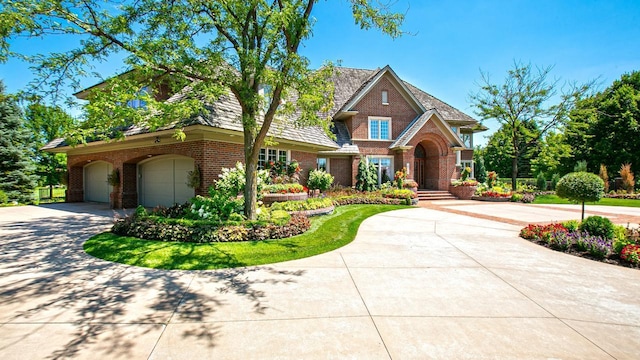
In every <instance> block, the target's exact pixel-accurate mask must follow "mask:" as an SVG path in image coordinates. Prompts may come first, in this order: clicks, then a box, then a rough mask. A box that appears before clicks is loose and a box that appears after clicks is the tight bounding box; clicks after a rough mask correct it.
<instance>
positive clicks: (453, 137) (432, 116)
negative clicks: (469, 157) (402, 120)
mask: <svg viewBox="0 0 640 360" xmlns="http://www.w3.org/2000/svg"><path fill="white" fill-rule="evenodd" d="M429 121H431V122H433V124H434V125H435V126H436V127H437V128H438V129H439V130H440V132H441V133H442V135H443V136H444V138H445V139H446V140H447V141H448V142H449V144H450V145H451V146H452V147H454V148H464V145H463V142H462V140H461V139H460V137H459V136H458V135H457V134H456V133H454V132H453V130H451V127H450V126H449V125H447V123H446V122H445V120H444V119H443V118H442V115H440V113H439V112H438V110H436V109H431V110H429V111H427V112H425V113H423V114H422V115H420V116H418V117H417V118H415V119H414V120H413V121H412V122H411V124H409V126H407V128H406V129H404V131H403V132H402V133H401V134H400V135H399V136H398V138H397V139H396V141H394V142H393V144H391V145H389V148H390V149H397V148H402V147H405V146H407V144H408V143H409V142H410V141H411V140H412V139H413V138H414V137H415V136H416V135H417V134H418V133H419V132H420V130H421V129H422V128H423V127H424V126H425V125H426V124H427V122H429Z"/></svg>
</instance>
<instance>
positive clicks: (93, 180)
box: [84, 161, 113, 203]
mask: <svg viewBox="0 0 640 360" xmlns="http://www.w3.org/2000/svg"><path fill="white" fill-rule="evenodd" d="M112 169H113V166H112V165H111V164H109V163H108V162H104V161H96V162H92V163H89V164H88V165H87V166H85V167H84V201H92V202H99V203H108V202H109V194H110V193H111V191H112V188H111V185H109V183H108V182H107V176H109V174H110V173H111V170H112Z"/></svg>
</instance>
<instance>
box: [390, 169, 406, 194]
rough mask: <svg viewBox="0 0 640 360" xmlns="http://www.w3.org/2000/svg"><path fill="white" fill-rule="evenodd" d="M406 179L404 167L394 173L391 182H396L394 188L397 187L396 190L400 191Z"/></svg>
mask: <svg viewBox="0 0 640 360" xmlns="http://www.w3.org/2000/svg"><path fill="white" fill-rule="evenodd" d="M406 179H407V168H404V167H403V168H402V169H400V170H398V171H396V174H395V176H394V177H393V180H394V181H395V182H396V186H397V187H398V189H402V187H403V185H404V181H405V180H406Z"/></svg>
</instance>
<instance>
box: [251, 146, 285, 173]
mask: <svg viewBox="0 0 640 360" xmlns="http://www.w3.org/2000/svg"><path fill="white" fill-rule="evenodd" d="M269 161H273V162H276V161H282V162H285V163H286V162H288V161H289V152H288V151H287V150H280V149H260V153H259V154H258V169H260V170H262V169H264V168H265V167H266V165H267V162H269Z"/></svg>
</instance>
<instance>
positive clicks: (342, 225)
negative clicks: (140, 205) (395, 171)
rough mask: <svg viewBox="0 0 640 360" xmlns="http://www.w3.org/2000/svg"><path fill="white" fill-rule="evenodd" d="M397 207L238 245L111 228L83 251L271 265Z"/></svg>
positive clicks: (164, 263) (352, 210)
mask: <svg viewBox="0 0 640 360" xmlns="http://www.w3.org/2000/svg"><path fill="white" fill-rule="evenodd" d="M404 208H408V206H396V205H349V206H340V207H337V208H336V210H335V212H334V213H333V214H331V215H326V216H321V217H318V218H313V219H312V224H311V229H309V231H307V232H306V233H304V234H301V235H298V236H294V237H291V238H287V239H280V240H268V241H247V242H236V243H208V244H194V243H178V242H162V241H151V240H141V239H137V238H133V237H123V236H118V235H115V234H113V233H110V232H106V233H102V234H98V235H96V236H93V237H92V238H90V239H89V240H87V241H86V242H85V243H84V250H85V251H86V252H87V253H88V254H90V255H92V256H95V257H97V258H100V259H104V260H108V261H113V262H117V263H121V264H127V265H134V266H140V267H147V268H153V269H179V270H210V269H224V268H233V267H241V266H252V265H263V264H272V263H277V262H282V261H288V260H295V259H300V258H305V257H309V256H313V255H318V254H322V253H325V252H328V251H331V250H335V249H337V248H340V247H342V246H344V245H347V244H348V243H350V242H351V241H353V239H354V238H355V236H356V232H357V231H358V228H359V227H360V224H361V223H362V221H364V220H365V219H366V218H368V217H370V216H373V215H375V214H379V213H382V212H386V211H391V210H398V209H404Z"/></svg>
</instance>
